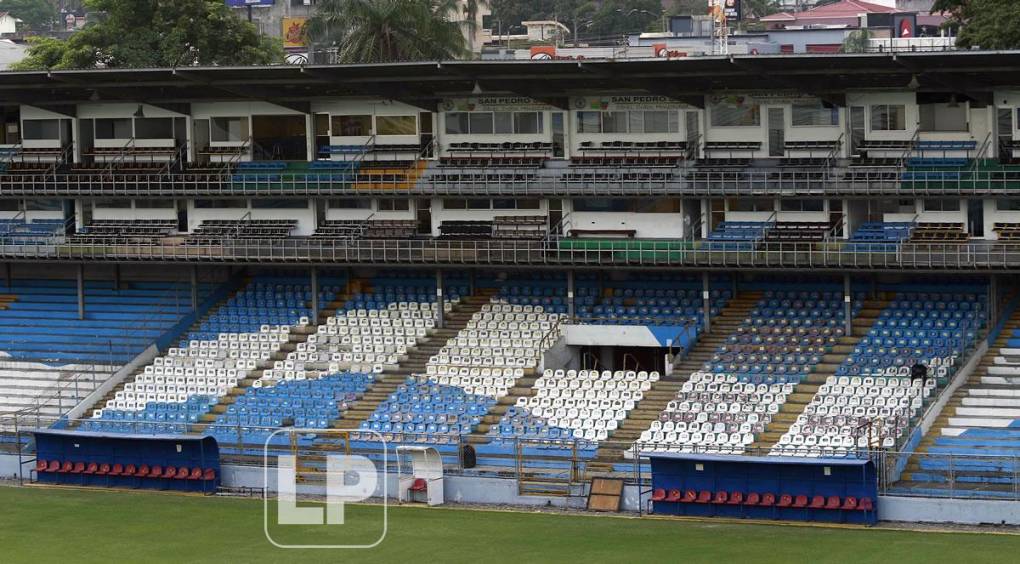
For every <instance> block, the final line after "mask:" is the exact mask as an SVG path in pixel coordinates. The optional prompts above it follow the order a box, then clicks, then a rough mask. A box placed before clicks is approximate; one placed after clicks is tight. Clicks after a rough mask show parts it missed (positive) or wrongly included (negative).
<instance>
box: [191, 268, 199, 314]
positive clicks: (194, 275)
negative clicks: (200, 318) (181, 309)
mask: <svg viewBox="0 0 1020 564" xmlns="http://www.w3.org/2000/svg"><path fill="white" fill-rule="evenodd" d="M191 309H192V310H193V311H194V310H197V309H198V267H197V266H192V267H191Z"/></svg>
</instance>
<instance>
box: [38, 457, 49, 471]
mask: <svg viewBox="0 0 1020 564" xmlns="http://www.w3.org/2000/svg"><path fill="white" fill-rule="evenodd" d="M48 464H49V462H47V461H45V460H36V461H35V471H36V472H45V471H46V466H47V465H48Z"/></svg>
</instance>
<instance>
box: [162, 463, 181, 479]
mask: <svg viewBox="0 0 1020 564" xmlns="http://www.w3.org/2000/svg"><path fill="white" fill-rule="evenodd" d="M176 476H177V469H176V468H174V467H173V466H167V467H166V468H164V469H163V475H162V476H160V478H174V477H176Z"/></svg>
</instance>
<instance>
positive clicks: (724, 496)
mask: <svg viewBox="0 0 1020 564" xmlns="http://www.w3.org/2000/svg"><path fill="white" fill-rule="evenodd" d="M729 500H730V494H728V493H726V492H724V491H722V492H715V497H713V498H712V503H719V504H723V503H726V502H727V501H729Z"/></svg>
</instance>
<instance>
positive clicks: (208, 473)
mask: <svg viewBox="0 0 1020 564" xmlns="http://www.w3.org/2000/svg"><path fill="white" fill-rule="evenodd" d="M202 479H203V480H215V479H216V470H215V469H213V468H206V469H205V472H203V473H202Z"/></svg>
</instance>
